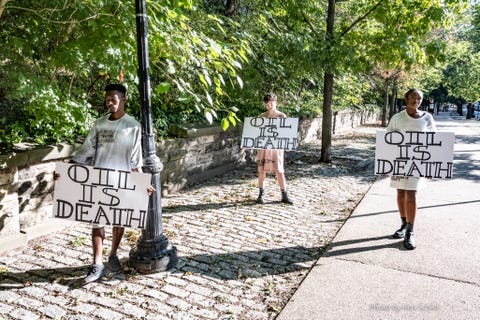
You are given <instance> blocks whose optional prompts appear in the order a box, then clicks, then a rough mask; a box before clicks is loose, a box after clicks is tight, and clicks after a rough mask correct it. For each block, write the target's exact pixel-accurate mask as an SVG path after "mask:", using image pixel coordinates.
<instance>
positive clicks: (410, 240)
mask: <svg viewBox="0 0 480 320" xmlns="http://www.w3.org/2000/svg"><path fill="white" fill-rule="evenodd" d="M403 245H404V246H405V249H408V250H413V249H415V248H416V247H417V244H416V243H415V238H414V237H413V224H411V223H408V224H407V231H406V232H405V239H403Z"/></svg>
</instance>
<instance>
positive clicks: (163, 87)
mask: <svg viewBox="0 0 480 320" xmlns="http://www.w3.org/2000/svg"><path fill="white" fill-rule="evenodd" d="M168 90H170V83H168V82H161V83H159V84H158V86H157V89H156V92H157V94H163V93H167V92H168Z"/></svg>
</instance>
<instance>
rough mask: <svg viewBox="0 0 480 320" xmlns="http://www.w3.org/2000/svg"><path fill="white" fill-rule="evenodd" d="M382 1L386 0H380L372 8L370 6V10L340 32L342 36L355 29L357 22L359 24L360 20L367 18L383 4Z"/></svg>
mask: <svg viewBox="0 0 480 320" xmlns="http://www.w3.org/2000/svg"><path fill="white" fill-rule="evenodd" d="M382 2H384V0H380V1H378V2H377V3H376V4H375V5H374V6H373V7H372V8H370V10H368V11H367V12H366V13H365V14H364V15H363V16H361V17H360V18H358V19H357V20H355V21H354V22H353V23H352V24H351V25H350V26H349V27H348V28H347V29H345V30H344V31H343V32H342V33H341V34H340V38H341V37H343V36H344V35H346V34H347V33H348V32H349V31H350V30H352V29H353V27H355V25H356V24H358V23H359V22H361V21H362V20H365V18H367V17H368V15H370V14H371V13H372V12H373V11H375V10H376V9H377V8H378V7H379V6H380V5H381V4H382Z"/></svg>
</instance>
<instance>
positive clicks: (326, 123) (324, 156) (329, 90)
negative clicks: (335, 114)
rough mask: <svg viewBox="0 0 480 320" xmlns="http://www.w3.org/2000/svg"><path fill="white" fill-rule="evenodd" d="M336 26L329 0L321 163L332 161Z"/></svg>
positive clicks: (331, 0) (332, 6)
mask: <svg viewBox="0 0 480 320" xmlns="http://www.w3.org/2000/svg"><path fill="white" fill-rule="evenodd" d="M334 25H335V0H328V13H327V30H326V40H327V48H326V49H327V52H328V54H327V59H326V61H325V62H326V63H325V76H324V78H323V109H322V113H323V114H322V152H321V156H320V161H322V162H326V163H329V162H331V161H332V100H333V81H334V77H333V70H334V58H333V57H332V55H331V54H330V52H331V50H332V47H333V45H334V38H333V28H334Z"/></svg>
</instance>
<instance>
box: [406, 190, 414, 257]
mask: <svg viewBox="0 0 480 320" xmlns="http://www.w3.org/2000/svg"><path fill="white" fill-rule="evenodd" d="M405 207H406V212H407V231H406V233H405V239H404V245H405V248H407V249H409V250H413V249H415V248H416V243H415V239H414V238H413V224H414V223H415V217H416V215H417V191H415V190H407V191H406V199H405Z"/></svg>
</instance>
